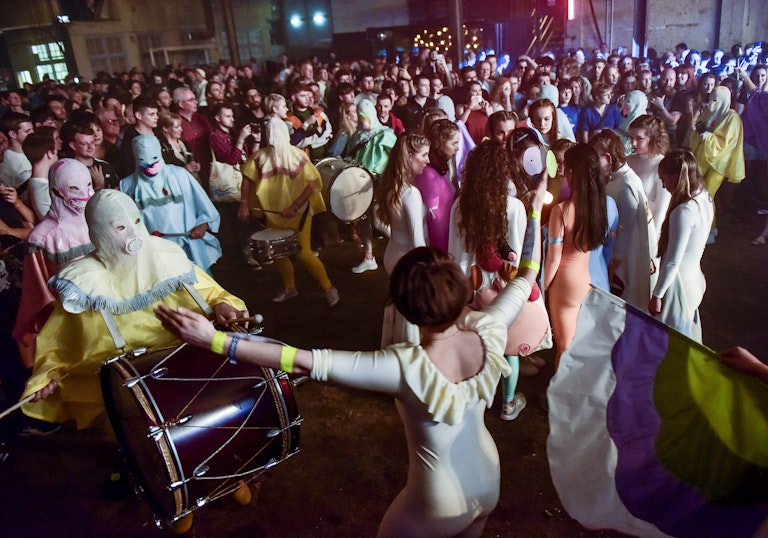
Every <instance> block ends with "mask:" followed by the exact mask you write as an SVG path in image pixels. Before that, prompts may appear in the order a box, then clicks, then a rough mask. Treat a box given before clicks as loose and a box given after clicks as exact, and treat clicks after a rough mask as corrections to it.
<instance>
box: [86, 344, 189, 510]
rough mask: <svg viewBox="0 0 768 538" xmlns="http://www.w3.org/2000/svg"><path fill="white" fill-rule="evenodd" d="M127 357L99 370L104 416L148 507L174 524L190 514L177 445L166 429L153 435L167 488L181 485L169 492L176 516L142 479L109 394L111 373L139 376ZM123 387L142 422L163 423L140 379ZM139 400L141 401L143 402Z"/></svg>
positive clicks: (122, 357) (158, 349)
mask: <svg viewBox="0 0 768 538" xmlns="http://www.w3.org/2000/svg"><path fill="white" fill-rule="evenodd" d="M186 345H187V344H186V343H183V344H181V345H179V346H163V347H160V348H157V349H153V350H151V353H159V352H162V351H165V350H169V349H170V350H179V349H181V348H183V347H185V346H186ZM128 355H129V354H128V353H123V354H122V355H118V356H117V357H113V358H111V359H108V360H107V361H105V362H104V364H103V365H102V367H101V370H100V376H101V387H102V396H103V398H104V404H105V407H106V409H107V415H108V416H109V419H110V422H111V424H112V429H113V430H114V431H115V435H116V436H117V438H118V441H119V444H120V447H121V448H123V449H124V450H125V454H126V457H127V459H128V461H129V463H130V465H131V467H132V468H133V472H134V474H135V475H136V477H137V478H138V479H139V481H140V482H141V483H142V485H143V486H144V488H145V491H146V492H147V499H148V500H149V503H150V505H151V506H152V508H153V509H155V510H157V512H158V513H160V514H161V515H163V516H164V517H167V518H170V519H171V520H173V521H176V520H178V519H180V518H181V517H183V516H184V515H186V514H187V513H189V512H190V511H191V510H190V509H189V492H188V490H187V485H186V484H187V479H186V476H185V474H184V469H183V467H182V465H181V460H180V459H179V454H178V451H177V450H176V444H175V443H174V441H173V439H172V438H171V436H170V435H168V434H167V431H166V430H165V429H161V430H160V431H161V435H159V436H152V438H153V439H154V441H155V448H156V449H157V451H158V452H159V453H160V456H161V458H162V460H163V462H164V463H165V467H166V472H167V475H166V476H167V478H168V488H170V486H171V484H174V483H180V484H181V485H180V486H179V487H176V488H173V489H172V490H171V491H170V493H171V496H172V501H173V504H174V506H175V513H174V514H172V515H171V514H168V513H167V510H166V503H163V502H161V500H160V498H159V496H158V495H157V494H156V492H155V491H154V488H150V487H149V486H148V484H149V480H147V478H146V476H145V475H146V473H145V471H144V470H143V469H142V468H141V466H140V465H139V464H138V458H137V457H136V454H135V453H134V450H133V448H132V445H131V444H130V443H128V435H127V432H126V430H125V427H124V426H123V424H122V422H121V421H120V420H119V417H118V410H117V405H115V395H114V394H112V390H111V384H110V381H111V374H110V372H111V371H113V370H115V371H117V373H118V374H120V375H121V377H123V381H125V380H127V379H129V377H126V376H124V374H126V373H127V374H131V376H130V377H141V374H140V373H139V372H138V370H136V368H135V367H134V365H133V364H132V363H131V362H130V360H128ZM170 355H171V353H169V354H168V355H166V357H168V356H170ZM125 388H126V389H127V390H128V391H129V392H130V394H131V396H133V399H134V402H135V403H136V405H137V407H138V408H139V409H140V410H142V411H144V412H145V419H146V418H149V419H151V420H154V421H155V423H156V424H158V425H160V424H164V423H165V418H164V416H163V413H162V412H161V410H160V409H159V406H158V405H157V402H156V401H155V399H154V397H153V396H152V392H151V391H150V390H149V389H148V387H147V386H146V384H145V383H144V380H143V379H140V380H139V382H138V383H136V384H135V385H134V386H133V387H130V388H129V387H125ZM106 389H109V390H106ZM138 389H141V392H140V394H139V393H137V390H138ZM142 398H143V399H144V402H142ZM150 413H151V415H150ZM147 435H149V426H147ZM185 507H187V508H185Z"/></svg>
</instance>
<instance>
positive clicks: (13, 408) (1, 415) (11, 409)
mask: <svg viewBox="0 0 768 538" xmlns="http://www.w3.org/2000/svg"><path fill="white" fill-rule="evenodd" d="M68 375H69V373H66V374H64V375H63V376H61V377H60V378H59V379H57V380H56V382H57V383H58V382H59V381H61V380H62V379H64V378H65V377H67V376H68ZM34 399H35V393H34V392H33V393H32V394H30V395H29V396H27V397H26V398H24V399H22V400H21V401H20V402H18V403H17V404H15V405H12V406H11V407H9V408H8V409H6V410H5V411H3V412H2V413H0V419H4V418H5V417H7V416H8V415H10V414H11V413H13V412H14V411H16V410H17V409H19V408H20V407H21V406H22V405H24V404H25V403H29V402H31V401H32V400H34Z"/></svg>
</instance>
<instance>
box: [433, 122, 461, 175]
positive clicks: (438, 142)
mask: <svg viewBox="0 0 768 538" xmlns="http://www.w3.org/2000/svg"><path fill="white" fill-rule="evenodd" d="M458 132H459V128H458V127H457V126H456V124H455V123H453V122H452V121H451V120H437V121H436V122H435V123H433V124H432V126H431V127H430V128H429V164H430V166H432V168H434V169H435V170H437V173H438V174H440V175H441V176H444V175H445V174H447V173H448V169H449V167H450V160H451V159H450V157H448V156H446V154H445V152H444V151H443V148H444V147H445V144H446V143H448V141H449V140H450V139H451V138H452V137H453V136H455V135H456V133H458Z"/></svg>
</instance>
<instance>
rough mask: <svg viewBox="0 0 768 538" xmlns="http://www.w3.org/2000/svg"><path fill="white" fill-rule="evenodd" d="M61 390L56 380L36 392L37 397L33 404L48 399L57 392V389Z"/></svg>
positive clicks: (33, 399)
mask: <svg viewBox="0 0 768 538" xmlns="http://www.w3.org/2000/svg"><path fill="white" fill-rule="evenodd" d="M57 388H59V382H58V381H56V380H55V379H54V380H53V381H51V382H50V383H48V384H47V385H46V386H45V387H43V388H42V389H40V390H38V391H37V392H35V397H34V398H32V401H33V402H39V401H40V400H44V399H46V398H47V397H48V396H50V395H51V394H53V393H54V392H56V389H57Z"/></svg>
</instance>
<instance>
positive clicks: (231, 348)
mask: <svg viewBox="0 0 768 538" xmlns="http://www.w3.org/2000/svg"><path fill="white" fill-rule="evenodd" d="M242 337H243V335H241V334H238V333H235V334H233V335H232V340H231V341H230V342H229V351H228V352H227V357H229V363H230V364H237V360H236V359H235V349H237V343H238V342H239V341H240V339H241V338H242Z"/></svg>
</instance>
